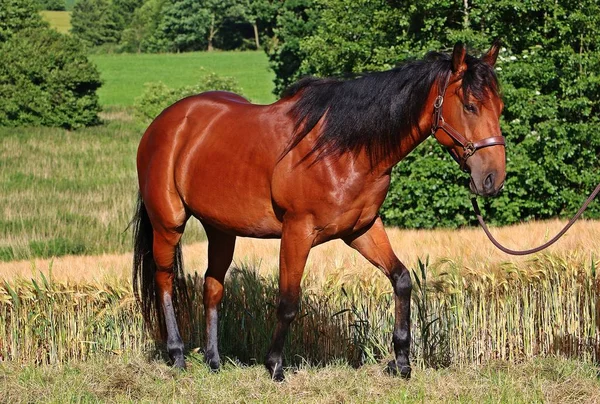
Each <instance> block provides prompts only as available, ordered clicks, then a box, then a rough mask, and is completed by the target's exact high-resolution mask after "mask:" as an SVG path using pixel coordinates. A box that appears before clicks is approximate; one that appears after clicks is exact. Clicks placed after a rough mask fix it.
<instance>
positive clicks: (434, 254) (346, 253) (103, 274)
mask: <svg viewBox="0 0 600 404" xmlns="http://www.w3.org/2000/svg"><path fill="white" fill-rule="evenodd" d="M564 224H565V222H564V221H561V220H551V221H544V222H532V223H527V224H521V225H517V226H509V227H504V228H496V229H493V230H492V231H493V232H494V234H495V235H496V236H497V238H498V239H499V240H501V241H502V242H504V243H505V244H507V245H508V246H510V247H512V248H517V249H524V248H529V247H532V246H536V245H538V244H540V243H542V242H543V241H545V240H548V239H549V238H550V237H552V236H553V235H554V234H555V233H557V232H558V231H559V230H560V228H561V227H562V226H563V225H564ZM388 234H389V237H390V240H391V243H392V246H393V248H394V251H395V252H396V254H397V255H398V257H399V258H400V259H401V260H402V261H403V262H404V263H405V264H406V265H407V266H408V267H409V268H414V267H416V263H417V260H418V259H421V260H424V259H425V258H426V257H429V260H430V262H431V263H433V264H434V266H435V264H436V263H437V264H440V263H442V262H444V261H447V260H450V261H452V262H453V263H454V264H456V266H457V267H459V268H464V269H468V270H469V272H481V273H485V272H490V271H496V270H498V269H499V268H500V267H501V266H502V264H504V263H506V262H511V263H515V264H519V263H525V262H527V261H528V260H531V257H513V256H509V255H506V254H504V253H502V252H501V251H499V250H497V249H496V248H495V247H494V246H493V245H492V244H491V243H490V242H489V240H488V239H487V238H486V236H485V234H484V233H483V231H481V229H479V228H472V229H461V230H400V229H396V228H391V229H388ZM599 239H600V221H584V220H582V221H579V222H578V223H577V224H575V226H574V227H573V228H572V229H571V230H569V232H567V234H566V235H565V236H564V237H563V238H562V239H561V240H560V241H559V242H558V243H556V244H555V245H554V246H552V247H550V248H549V249H548V250H547V252H549V253H551V254H553V255H555V256H559V257H572V256H580V257H583V258H585V257H587V258H588V259H591V258H592V257H600V243H598V242H597V240H599ZM206 251H207V242H199V243H193V244H190V245H186V246H185V247H184V250H183V252H184V259H185V267H186V269H187V271H188V272H194V271H198V272H200V273H203V271H204V269H205V268H206ZM278 252H279V240H258V239H245V238H239V239H238V243H237V247H236V253H235V256H234V263H236V264H238V265H240V264H243V263H248V264H251V265H252V266H257V265H259V268H260V270H261V272H262V273H263V274H271V273H274V272H276V271H277V267H278V260H279V258H278ZM50 269H51V270H52V275H53V278H54V279H56V280H57V281H67V280H68V281H74V282H90V281H102V280H104V279H107V278H111V279H112V278H120V279H129V277H130V271H131V254H104V255H98V256H64V257H58V258H51V259H32V260H23V261H13V262H0V279H12V278H15V277H24V278H29V277H31V276H36V274H37V273H38V272H39V271H42V272H44V273H48V271H49V270H50ZM376 272H377V270H375V269H374V268H373V267H372V266H371V265H370V264H369V263H368V262H367V261H366V260H365V259H364V258H362V257H361V256H360V255H359V254H358V253H356V252H355V251H354V250H352V249H350V248H349V247H347V246H346V245H345V244H344V243H343V242H342V241H340V240H335V241H332V242H329V243H326V244H324V245H321V246H318V247H316V248H314V249H313V250H312V252H311V254H310V257H309V261H308V264H307V270H306V274H307V276H309V277H310V278H312V279H313V280H318V279H324V278H326V277H327V276H328V275H337V274H340V273H342V274H343V275H344V276H345V277H348V278H352V277H355V276H367V277H369V278H370V277H372V276H373V274H374V273H376ZM381 278H382V279H383V276H382V277H381Z"/></svg>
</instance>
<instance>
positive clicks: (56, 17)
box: [40, 10, 71, 34]
mask: <svg viewBox="0 0 600 404" xmlns="http://www.w3.org/2000/svg"><path fill="white" fill-rule="evenodd" d="M40 13H41V14H42V18H43V19H44V20H46V21H48V22H49V23H50V26H51V27H52V28H54V29H55V30H57V31H58V32H60V33H62V34H68V33H69V31H70V30H71V12H70V11H49V10H45V11H41V12H40Z"/></svg>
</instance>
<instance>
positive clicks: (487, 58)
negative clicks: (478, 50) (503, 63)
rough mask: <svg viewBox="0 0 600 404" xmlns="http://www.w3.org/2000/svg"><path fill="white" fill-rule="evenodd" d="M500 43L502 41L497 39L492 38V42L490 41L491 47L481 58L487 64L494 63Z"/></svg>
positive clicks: (491, 64) (492, 64)
mask: <svg viewBox="0 0 600 404" xmlns="http://www.w3.org/2000/svg"><path fill="white" fill-rule="evenodd" d="M501 44H502V43H501V42H500V40H499V39H494V42H492V47H491V48H490V50H489V51H487V53H486V54H485V55H483V57H482V58H481V60H482V61H483V62H484V63H487V64H488V65H490V66H492V67H494V65H495V64H496V59H498V52H500V45H501Z"/></svg>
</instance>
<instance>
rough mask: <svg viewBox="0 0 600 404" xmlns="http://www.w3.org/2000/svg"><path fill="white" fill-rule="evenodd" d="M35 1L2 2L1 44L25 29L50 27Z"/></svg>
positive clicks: (0, 2) (6, 0)
mask: <svg viewBox="0 0 600 404" xmlns="http://www.w3.org/2000/svg"><path fill="white" fill-rule="evenodd" d="M38 8H39V5H38V3H37V2H36V1H35V0H0V43H2V42H5V41H7V40H8V39H9V38H10V37H11V36H13V34H15V33H16V32H18V31H20V30H22V29H25V28H39V27H45V26H48V23H47V22H45V21H44V20H42V17H41V16H40V14H39V13H38Z"/></svg>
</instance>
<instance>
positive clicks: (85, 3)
mask: <svg viewBox="0 0 600 404" xmlns="http://www.w3.org/2000/svg"><path fill="white" fill-rule="evenodd" d="M118 19H119V17H118V15H116V13H115V10H114V9H113V7H112V6H111V2H110V1H109V0H78V1H77V2H76V3H75V6H74V7H73V14H72V16H71V33H72V34H73V35H74V36H76V37H77V38H79V39H81V40H82V41H83V42H84V43H86V44H87V45H88V46H99V45H103V44H107V43H117V42H118V41H119V39H120V35H121V34H120V31H119V24H118V21H117V20H118Z"/></svg>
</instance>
